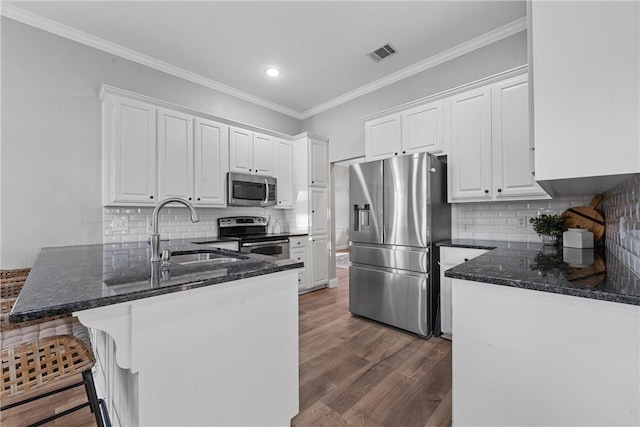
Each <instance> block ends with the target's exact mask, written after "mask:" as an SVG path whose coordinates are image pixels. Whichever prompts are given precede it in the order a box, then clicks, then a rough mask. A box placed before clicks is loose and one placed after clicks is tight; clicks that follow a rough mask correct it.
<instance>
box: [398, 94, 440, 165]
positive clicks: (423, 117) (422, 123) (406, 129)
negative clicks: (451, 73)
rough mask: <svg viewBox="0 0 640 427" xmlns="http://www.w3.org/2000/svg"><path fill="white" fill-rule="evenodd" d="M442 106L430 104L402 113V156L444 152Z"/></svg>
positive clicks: (435, 103)
mask: <svg viewBox="0 0 640 427" xmlns="http://www.w3.org/2000/svg"><path fill="white" fill-rule="evenodd" d="M442 104H443V101H442V100H441V101H436V102H430V103H428V104H425V105H420V106H418V107H413V108H411V109H409V110H406V111H403V112H402V147H401V148H402V154H411V153H418V152H422V151H429V152H439V151H442V149H443V129H442V125H443V120H442Z"/></svg>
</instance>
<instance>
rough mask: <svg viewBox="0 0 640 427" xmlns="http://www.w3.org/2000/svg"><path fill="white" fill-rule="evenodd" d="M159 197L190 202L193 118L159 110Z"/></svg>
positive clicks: (191, 190) (191, 197)
mask: <svg viewBox="0 0 640 427" xmlns="http://www.w3.org/2000/svg"><path fill="white" fill-rule="evenodd" d="M158 197H159V200H163V199H165V198H167V197H181V198H184V199H187V200H189V201H193V116H189V115H186V114H182V113H179V112H176V111H170V110H165V109H159V110H158Z"/></svg>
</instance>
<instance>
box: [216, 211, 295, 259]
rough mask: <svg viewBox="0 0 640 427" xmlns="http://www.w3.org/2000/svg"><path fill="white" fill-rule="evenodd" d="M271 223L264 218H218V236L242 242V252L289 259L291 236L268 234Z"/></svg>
mask: <svg viewBox="0 0 640 427" xmlns="http://www.w3.org/2000/svg"><path fill="white" fill-rule="evenodd" d="M268 225H269V223H268V221H267V218H265V217H262V216H232V217H226V218H218V235H219V236H220V237H235V238H237V239H239V240H240V252H244V253H253V254H261V255H267V256H271V257H274V258H277V259H288V258H289V234H286V233H267V227H268Z"/></svg>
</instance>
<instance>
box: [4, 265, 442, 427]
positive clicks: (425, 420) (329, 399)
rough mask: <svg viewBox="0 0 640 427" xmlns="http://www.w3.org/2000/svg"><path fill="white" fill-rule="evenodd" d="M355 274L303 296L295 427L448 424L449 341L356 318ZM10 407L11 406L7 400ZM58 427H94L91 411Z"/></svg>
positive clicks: (69, 395) (8, 423) (13, 420)
mask: <svg viewBox="0 0 640 427" xmlns="http://www.w3.org/2000/svg"><path fill="white" fill-rule="evenodd" d="M348 272H349V270H348V269H344V268H338V269H337V278H338V286H337V287H336V288H333V289H321V290H318V291H315V292H311V293H308V294H304V295H301V296H300V305H299V312H300V326H299V328H300V329H299V331H300V413H299V414H298V415H297V416H296V417H295V418H294V419H293V420H292V422H291V425H292V426H293V427H312V426H313V427H316V426H369V427H373V426H404V427H413V426H450V425H451V343H450V342H449V341H447V340H444V339H441V338H431V339H429V340H423V339H421V338H418V337H416V336H415V335H413V334H409V333H405V332H402V331H399V330H396V329H393V328H390V327H386V326H383V325H380V324H378V323H375V322H372V321H369V320H366V319H363V318H359V317H355V316H352V315H351V314H350V313H349V309H348V304H349V303H348V296H349V283H348V282H349V273H348ZM84 401H85V394H84V390H83V389H82V388H77V389H74V390H70V391H68V392H64V393H60V394H58V395H55V396H51V397H48V398H46V399H44V400H43V401H41V402H35V403H31V404H28V405H23V406H22V407H19V408H15V409H12V410H9V411H3V412H2V413H1V414H0V417H1V421H0V422H1V425H2V426H3V427H17V426H24V425H26V424H28V423H29V422H30V421H33V420H37V419H42V418H45V417H46V416H48V415H50V414H52V413H57V412H60V411H63V410H64V409H66V408H69V407H72V406H74V405H76V404H78V403H81V402H84ZM3 403H5V402H3ZM50 425H52V426H78V427H88V426H95V421H94V419H93V415H92V414H91V413H90V411H89V409H88V408H84V409H82V410H81V411H78V412H76V413H75V414H73V415H70V416H66V417H63V418H60V419H58V420H57V421H56V422H55V423H52V424H50Z"/></svg>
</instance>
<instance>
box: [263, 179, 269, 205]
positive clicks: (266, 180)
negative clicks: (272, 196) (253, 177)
mask: <svg viewBox="0 0 640 427" xmlns="http://www.w3.org/2000/svg"><path fill="white" fill-rule="evenodd" d="M264 188H265V190H266V191H265V192H264V202H265V203H269V180H268V179H267V178H265V179H264Z"/></svg>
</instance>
